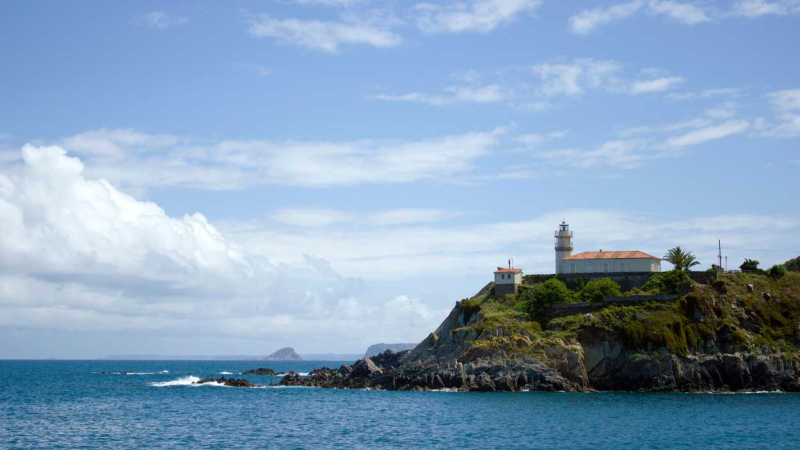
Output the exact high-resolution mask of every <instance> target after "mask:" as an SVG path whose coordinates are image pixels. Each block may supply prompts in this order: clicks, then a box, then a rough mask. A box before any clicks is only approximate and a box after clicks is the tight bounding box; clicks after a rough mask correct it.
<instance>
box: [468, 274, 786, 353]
mask: <svg viewBox="0 0 800 450" xmlns="http://www.w3.org/2000/svg"><path fill="white" fill-rule="evenodd" d="M618 291H619V286H616V283H614V282H613V281H611V280H608V279H605V280H593V281H590V282H588V283H586V284H584V285H583V286H580V287H579V288H577V289H576V290H573V291H570V290H568V289H567V288H566V285H565V284H564V283H563V282H562V281H560V280H558V279H556V278H551V279H549V280H547V281H545V282H544V283H541V284H539V285H537V286H532V287H531V286H523V287H522V288H521V289H520V290H519V292H518V294H517V295H516V296H506V297H504V298H500V299H496V298H494V297H493V296H491V295H488V294H486V295H483V296H481V297H477V298H474V299H472V300H465V301H464V302H462V306H463V307H464V308H465V309H464V311H465V317H468V318H469V320H468V321H469V322H471V324H470V325H469V326H468V327H466V328H471V329H474V331H475V333H473V335H474V336H476V339H475V340H474V342H473V346H474V347H475V349H474V350H471V352H472V353H475V352H479V353H481V354H486V353H488V352H489V350H490V349H491V348H496V349H497V350H502V351H504V352H506V353H507V354H514V353H519V354H532V353H535V350H532V349H530V348H527V347H528V346H532V347H536V344H537V343H540V341H541V340H542V339H548V338H552V337H557V338H561V339H563V340H564V342H565V344H569V343H574V342H579V341H580V340H581V339H582V338H584V337H586V336H589V335H596V334H597V333H606V334H608V335H612V336H616V337H617V338H618V339H619V341H621V342H622V343H623V344H624V346H625V348H626V349H627V350H630V351H639V352H641V351H644V352H650V351H659V350H660V349H666V351H668V352H669V353H671V354H675V355H681V356H686V355H689V354H693V353H698V352H699V353H714V352H724V353H734V352H747V351H751V352H762V351H763V352H767V351H769V352H772V353H786V354H790V355H796V354H797V351H798V348H800V337H799V335H800V274H794V273H788V274H786V275H785V276H780V277H776V276H765V275H761V274H749V273H738V274H728V275H722V277H721V279H720V280H719V281H717V282H715V283H714V284H713V285H703V284H697V283H694V282H691V281H689V279H688V278H687V277H686V275H685V274H684V273H682V272H680V271H671V272H664V273H662V274H658V275H656V276H654V277H652V278H651V279H650V280H649V281H648V282H647V283H646V284H645V285H644V286H643V287H642V288H641V289H637V290H634V291H633V292H634V293H638V294H642V293H649V294H658V293H665V294H676V293H680V292H684V294H683V295H681V296H680V297H679V298H678V300H677V301H675V302H670V303H661V302H647V303H643V304H634V305H630V306H628V305H625V306H616V305H609V306H606V307H603V308H602V309H600V310H598V311H595V312H592V313H583V314H575V315H570V316H566V317H560V318H555V319H552V320H549V321H548V320H547V318H546V310H547V308H548V307H549V306H550V305H552V303H554V302H559V301H565V300H566V301H569V300H588V301H593V300H594V301H596V300H597V299H598V298H599V299H601V300H602V295H618ZM474 318H477V319H478V320H472V319H474ZM461 330H462V331H463V330H464V328H462V329H461Z"/></svg>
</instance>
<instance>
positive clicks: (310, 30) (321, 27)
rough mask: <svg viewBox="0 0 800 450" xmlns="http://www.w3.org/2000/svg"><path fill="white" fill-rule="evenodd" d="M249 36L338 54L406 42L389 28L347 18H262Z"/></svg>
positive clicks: (252, 21) (256, 20)
mask: <svg viewBox="0 0 800 450" xmlns="http://www.w3.org/2000/svg"><path fill="white" fill-rule="evenodd" d="M248 32H249V33H250V35H251V36H253V37H269V38H274V39H276V40H277V41H278V42H281V43H284V44H292V45H298V46H300V47H305V48H308V49H311V50H319V51H323V52H327V53H337V52H339V49H340V47H341V46H342V45H357V44H360V45H369V46H372V47H377V48H386V47H395V46H397V45H400V43H401V42H402V39H401V38H400V36H399V35H397V34H395V33H393V32H392V31H390V30H389V29H387V28H386V27H385V26H380V25H378V24H374V23H371V21H361V20H358V19H354V18H347V20H345V21H342V22H332V21H321V20H301V19H276V18H273V17H270V16H268V15H261V16H259V17H258V18H255V19H253V20H251V21H250V24H249V26H248Z"/></svg>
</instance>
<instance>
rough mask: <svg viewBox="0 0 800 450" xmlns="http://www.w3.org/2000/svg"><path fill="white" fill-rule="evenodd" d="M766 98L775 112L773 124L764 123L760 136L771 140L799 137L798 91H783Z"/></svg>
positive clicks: (799, 111)
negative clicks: (771, 138)
mask: <svg viewBox="0 0 800 450" xmlns="http://www.w3.org/2000/svg"><path fill="white" fill-rule="evenodd" d="M767 98H768V99H769V101H770V104H771V106H772V109H773V110H774V112H775V116H776V121H775V123H773V124H768V123H764V124H763V125H762V126H761V128H762V129H761V133H760V134H761V135H762V136H765V137H773V138H791V137H796V136H800V89H785V90H782V91H776V92H772V93H770V94H769V95H768V96H767Z"/></svg>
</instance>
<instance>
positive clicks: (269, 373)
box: [242, 368, 276, 376]
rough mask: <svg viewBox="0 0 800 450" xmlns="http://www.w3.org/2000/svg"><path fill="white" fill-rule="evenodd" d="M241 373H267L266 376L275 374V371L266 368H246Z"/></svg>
mask: <svg viewBox="0 0 800 450" xmlns="http://www.w3.org/2000/svg"><path fill="white" fill-rule="evenodd" d="M242 373H243V374H245V375H268V376H274V375H276V372H275V371H274V370H272V369H267V368H260V369H252V370H246V371H244V372H242Z"/></svg>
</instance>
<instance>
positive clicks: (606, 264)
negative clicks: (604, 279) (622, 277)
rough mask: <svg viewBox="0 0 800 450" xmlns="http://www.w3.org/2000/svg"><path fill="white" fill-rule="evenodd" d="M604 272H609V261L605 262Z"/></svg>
mask: <svg viewBox="0 0 800 450" xmlns="http://www.w3.org/2000/svg"><path fill="white" fill-rule="evenodd" d="M603 272H605V273H608V263H605V264H603Z"/></svg>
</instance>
